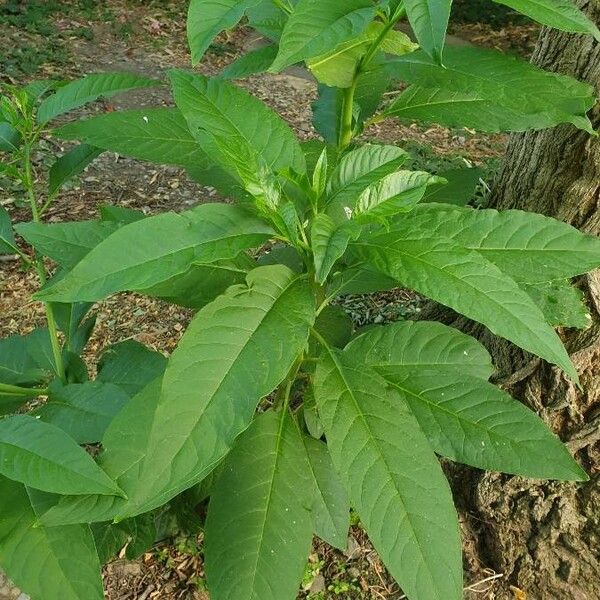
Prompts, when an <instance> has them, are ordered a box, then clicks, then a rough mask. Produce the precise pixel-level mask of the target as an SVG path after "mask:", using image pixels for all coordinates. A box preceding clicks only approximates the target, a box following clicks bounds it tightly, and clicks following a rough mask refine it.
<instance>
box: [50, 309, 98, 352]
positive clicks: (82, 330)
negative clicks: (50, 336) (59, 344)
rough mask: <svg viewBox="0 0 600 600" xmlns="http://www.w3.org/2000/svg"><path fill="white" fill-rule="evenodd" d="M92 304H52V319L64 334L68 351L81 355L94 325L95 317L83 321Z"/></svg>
mask: <svg viewBox="0 0 600 600" xmlns="http://www.w3.org/2000/svg"><path fill="white" fill-rule="evenodd" d="M92 306H93V304H92V303H90V302H74V303H70V304H54V305H53V308H54V317H55V319H56V324H57V325H58V328H59V329H60V331H62V332H63V333H64V334H65V347H66V349H67V350H68V351H70V352H73V353H75V354H81V353H82V352H83V349H84V348H85V346H86V344H87V343H88V341H89V339H90V336H91V335H92V331H93V328H94V326H95V324H96V315H92V316H91V317H90V318H88V319H85V321H84V318H85V316H86V315H87V314H88V312H89V311H90V309H91V308H92Z"/></svg>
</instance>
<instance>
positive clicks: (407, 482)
mask: <svg viewBox="0 0 600 600" xmlns="http://www.w3.org/2000/svg"><path fill="white" fill-rule="evenodd" d="M314 390H315V398H316V400H317V406H318V408H319V414H320V415H321V419H322V421H323V426H324V427H325V433H326V435H327V445H328V448H329V452H330V454H331V458H332V460H333V464H334V465H335V468H336V470H337V471H338V473H339V474H340V476H341V478H342V481H343V482H344V485H345V486H346V489H347V490H348V493H349V495H350V502H351V504H352V506H353V507H354V508H355V509H356V510H357V512H358V514H359V516H360V519H361V522H362V524H363V525H364V527H365V530H366V531H367V534H368V535H369V538H370V540H371V541H372V542H373V545H374V546H375V549H376V550H377V551H378V553H379V555H380V556H381V558H382V560H383V562H384V563H385V565H386V566H387V568H388V569H389V571H390V573H391V574H392V576H393V577H394V578H395V579H396V581H398V583H399V584H400V586H401V587H402V589H403V591H404V592H405V593H406V594H407V596H408V597H409V598H423V599H427V600H460V598H462V567H461V544H460V534H459V527H458V518H457V515H456V511H455V509H454V506H453V503H452V495H451V493H450V488H449V486H448V482H447V481H446V479H445V477H444V474H443V472H442V469H441V467H440V465H439V463H438V460H437V458H436V456H435V454H434V453H433V451H432V450H431V448H430V447H429V443H428V441H427V439H426V438H425V436H424V435H423V434H422V433H421V430H420V429H419V425H418V423H417V421H416V419H415V418H414V416H413V415H412V414H411V412H410V410H409V409H408V407H407V406H406V404H405V403H404V402H403V401H402V398H401V397H400V396H399V395H398V394H397V393H396V392H394V390H392V389H389V388H387V386H386V383H385V381H384V380H383V379H381V378H380V377H379V376H378V375H377V374H376V373H375V372H374V371H372V370H371V369H370V368H369V367H367V366H366V365H365V364H364V363H361V362H358V361H354V360H351V359H350V357H348V356H346V355H343V354H341V353H339V352H336V351H334V350H331V349H324V352H323V355H322V357H321V360H320V362H319V364H318V366H317V372H316V375H315V384H314Z"/></svg>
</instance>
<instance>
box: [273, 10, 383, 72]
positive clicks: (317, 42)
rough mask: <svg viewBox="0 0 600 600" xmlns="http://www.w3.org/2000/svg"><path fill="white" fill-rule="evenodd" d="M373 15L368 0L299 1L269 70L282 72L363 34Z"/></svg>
mask: <svg viewBox="0 0 600 600" xmlns="http://www.w3.org/2000/svg"><path fill="white" fill-rule="evenodd" d="M374 16H375V7H374V6H373V5H372V2H370V0H344V2H339V1H338V0H300V2H298V4H297V6H296V7H295V9H294V11H293V12H292V14H291V15H290V17H289V18H288V20H287V23H286V25H285V27H284V29H283V33H282V35H281V40H280V41H279V53H278V55H277V58H276V59H275V61H274V62H273V64H272V65H271V68H270V69H269V70H270V71H272V72H277V71H281V70H282V69H285V67H288V66H290V65H293V64H294V63H297V62H301V61H303V60H306V59H307V58H312V57H313V56H317V55H319V54H323V52H326V51H327V50H330V49H331V48H333V47H335V46H337V45H338V44H341V43H342V42H345V41H346V40H348V39H350V38H352V37H354V36H356V35H358V34H360V33H362V32H363V31H364V30H365V29H366V27H367V26H368V25H369V23H371V21H372V20H373V17H374Z"/></svg>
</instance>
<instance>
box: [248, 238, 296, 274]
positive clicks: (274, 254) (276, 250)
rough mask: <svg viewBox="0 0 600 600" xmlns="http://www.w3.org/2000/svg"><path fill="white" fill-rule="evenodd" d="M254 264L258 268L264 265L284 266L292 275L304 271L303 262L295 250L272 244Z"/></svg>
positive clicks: (283, 245)
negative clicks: (292, 272)
mask: <svg viewBox="0 0 600 600" xmlns="http://www.w3.org/2000/svg"><path fill="white" fill-rule="evenodd" d="M256 264H257V265H259V266H265V265H285V266H286V267H288V268H289V269H291V270H292V271H294V273H302V272H303V271H304V266H305V265H304V261H303V260H302V256H300V254H299V253H298V250H296V248H293V247H292V246H288V245H285V244H274V245H273V246H271V248H270V249H269V250H268V251H266V252H265V253H264V254H263V253H261V255H260V256H259V257H258V259H257V261H256Z"/></svg>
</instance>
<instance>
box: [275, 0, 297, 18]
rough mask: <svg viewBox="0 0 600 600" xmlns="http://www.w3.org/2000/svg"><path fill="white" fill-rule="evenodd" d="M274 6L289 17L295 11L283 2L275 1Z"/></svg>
mask: <svg viewBox="0 0 600 600" xmlns="http://www.w3.org/2000/svg"><path fill="white" fill-rule="evenodd" d="M273 4H274V5H275V6H277V7H278V8H280V9H281V10H282V11H283V12H284V13H286V14H288V15H291V14H292V13H293V12H294V10H293V9H292V8H291V7H290V6H288V5H287V4H285V3H284V2H283V0H273Z"/></svg>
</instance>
